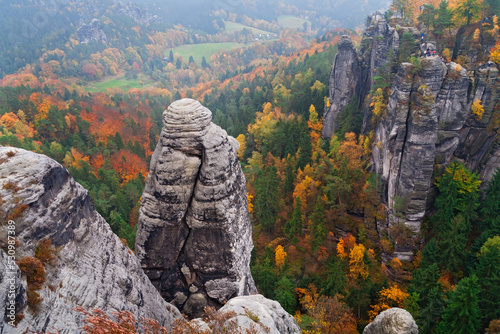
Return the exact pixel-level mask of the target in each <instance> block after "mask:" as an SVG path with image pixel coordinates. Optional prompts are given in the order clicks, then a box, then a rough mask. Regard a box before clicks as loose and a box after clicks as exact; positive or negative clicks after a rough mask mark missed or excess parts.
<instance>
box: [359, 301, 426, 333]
mask: <svg viewBox="0 0 500 334" xmlns="http://www.w3.org/2000/svg"><path fill="white" fill-rule="evenodd" d="M363 334H418V327H417V324H416V323H415V320H414V319H413V317H412V316H411V314H410V312H408V311H406V310H404V309H401V308H397V307H394V308H390V309H388V310H385V311H383V312H381V313H380V314H379V315H377V317H375V319H374V320H373V321H372V322H371V323H370V324H368V326H366V327H365V330H364V331H363Z"/></svg>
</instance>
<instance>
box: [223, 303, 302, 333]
mask: <svg viewBox="0 0 500 334" xmlns="http://www.w3.org/2000/svg"><path fill="white" fill-rule="evenodd" d="M220 311H221V312H235V313H236V316H235V317H234V318H231V319H229V320H230V321H231V320H233V319H235V320H236V321H237V322H238V325H239V326H240V327H242V328H249V329H250V328H252V327H253V328H255V329H256V330H258V332H257V333H269V334H283V333H289V334H294V333H301V330H300V327H299V325H298V324H297V322H296V321H295V319H294V318H293V317H292V316H291V315H290V314H288V313H287V312H286V311H285V310H284V309H283V308H282V307H281V305H280V304H279V303H278V302H276V301H274V300H269V299H266V298H265V297H264V296H262V295H252V296H242V297H235V298H233V299H231V300H230V301H229V302H228V303H227V304H226V305H224V306H223V307H222V308H221V309H220ZM266 330H267V331H266Z"/></svg>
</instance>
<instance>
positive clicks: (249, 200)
mask: <svg viewBox="0 0 500 334" xmlns="http://www.w3.org/2000/svg"><path fill="white" fill-rule="evenodd" d="M252 198H253V196H252V195H250V194H249V193H247V201H248V213H252V212H253V204H252Z"/></svg>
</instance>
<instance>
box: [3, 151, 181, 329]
mask: <svg viewBox="0 0 500 334" xmlns="http://www.w3.org/2000/svg"><path fill="white" fill-rule="evenodd" d="M0 199H1V203H0V220H2V221H3V220H6V217H7V215H8V214H11V215H12V213H13V212H17V217H16V218H13V220H14V221H15V226H16V229H15V230H16V237H17V239H18V241H19V246H18V247H17V249H16V257H17V259H20V258H22V257H25V256H30V257H33V256H34V255H35V249H36V248H37V246H38V245H39V243H40V241H42V240H45V239H50V240H51V241H52V244H53V246H54V255H55V259H54V260H52V261H51V262H50V263H48V264H45V273H46V280H45V283H44V284H43V285H42V288H41V289H40V290H39V291H38V293H39V294H40V297H41V298H43V300H42V301H41V303H40V305H39V306H38V310H37V311H36V312H35V311H33V310H32V309H31V308H28V307H26V308H24V309H23V310H22V312H24V319H23V320H22V321H20V322H19V324H18V325H17V328H13V327H11V326H9V325H5V328H4V333H22V332H24V331H25V330H26V329H27V328H29V329H30V331H36V332H43V331H48V330H53V329H57V330H59V331H60V333H75V332H77V331H78V328H79V327H80V326H81V323H79V315H78V313H77V312H75V311H73V308H74V307H76V306H82V307H84V308H86V309H91V308H100V309H102V310H104V311H113V310H129V311H131V312H132V313H134V314H135V315H141V316H144V317H147V318H154V319H157V320H158V321H159V322H160V323H161V324H163V325H165V326H167V327H168V326H170V324H171V323H172V321H173V319H175V318H179V317H180V313H179V311H178V310H177V309H176V308H175V307H173V306H172V305H170V304H168V303H166V302H165V301H164V300H163V299H162V298H161V296H160V295H159V294H158V292H157V291H156V289H155V287H154V286H153V285H152V284H151V282H150V281H149V279H148V277H147V276H146V275H145V274H144V272H143V271H142V268H141V264H140V262H139V260H138V259H137V258H136V257H135V255H134V254H133V252H132V251H131V250H130V249H129V248H128V247H125V246H124V245H123V244H122V242H121V241H120V239H119V238H118V237H117V236H116V235H115V234H113V232H112V231H111V228H110V227H109V225H108V224H107V223H106V222H105V221H104V219H103V218H102V217H101V216H100V215H99V214H98V213H97V212H96V211H95V209H94V206H93V203H92V200H91V199H90V197H89V195H88V192H87V191H86V190H85V189H84V188H83V187H82V186H81V185H79V184H78V183H76V182H75V180H74V179H73V178H72V177H71V176H70V175H69V173H68V171H67V170H66V169H65V168H64V167H63V166H61V165H60V164H58V163H57V162H55V161H54V160H52V159H50V158H48V157H46V156H43V155H40V154H35V153H32V152H28V151H25V150H22V149H16V148H10V147H0ZM11 217H12V216H11ZM6 235H7V225H5V224H4V225H2V226H0V240H1V241H0V242H3V241H4V240H7V238H6V237H5V236H6ZM0 246H2V248H4V249H5V245H4V244H1V245H0ZM3 259H4V258H3V255H2V260H1V261H0V263H4V260H3ZM0 265H1V264H0ZM2 284H3V283H2ZM23 285H24V288H26V281H24V277H23ZM20 295H23V293H21V294H20ZM20 295H19V296H18V297H16V298H18V299H19V303H18V308H20V307H21V306H22V305H21V304H22V303H23V300H25V299H24V298H25V297H22V296H20ZM5 307H6V305H5V300H4V299H3V298H0V310H2V312H3V310H5Z"/></svg>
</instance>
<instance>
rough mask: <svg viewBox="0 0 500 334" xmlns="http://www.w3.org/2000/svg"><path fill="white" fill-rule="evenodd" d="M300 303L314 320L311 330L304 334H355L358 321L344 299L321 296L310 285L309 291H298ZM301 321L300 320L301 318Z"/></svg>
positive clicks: (337, 296) (338, 296)
mask: <svg viewBox="0 0 500 334" xmlns="http://www.w3.org/2000/svg"><path fill="white" fill-rule="evenodd" d="M298 294H299V296H300V303H301V305H302V307H303V308H304V309H305V310H306V312H307V314H308V315H309V316H310V317H311V318H312V319H313V322H312V323H311V328H309V329H307V330H305V331H304V333H311V334H312V333H325V334H354V333H358V331H357V329H356V319H355V317H354V315H353V313H352V311H351V309H350V308H349V307H348V306H347V305H346V304H345V303H344V302H342V297H341V296H340V295H336V296H335V297H333V298H332V297H328V296H325V295H319V293H318V291H317V288H316V287H315V286H314V285H313V284H310V285H309V289H298ZM299 321H300V318H299Z"/></svg>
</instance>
